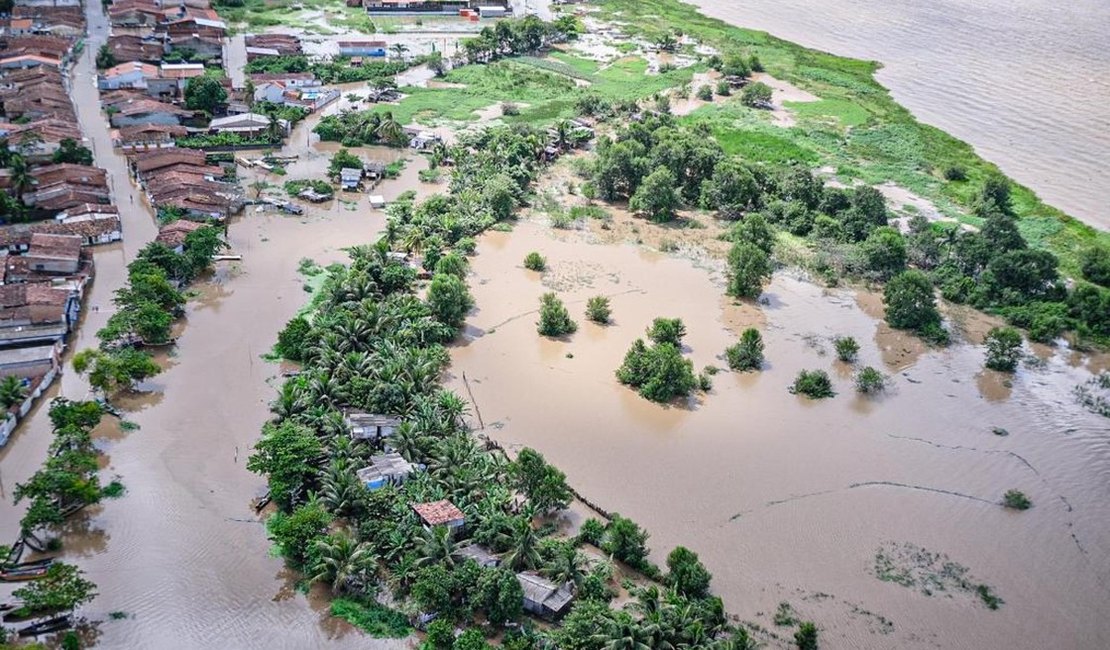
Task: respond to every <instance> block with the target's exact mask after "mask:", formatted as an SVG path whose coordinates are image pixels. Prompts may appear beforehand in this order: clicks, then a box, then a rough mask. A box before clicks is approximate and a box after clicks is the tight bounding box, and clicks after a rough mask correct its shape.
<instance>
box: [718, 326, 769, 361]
mask: <svg viewBox="0 0 1110 650" xmlns="http://www.w3.org/2000/svg"><path fill="white" fill-rule="evenodd" d="M725 358H726V359H727V360H728V367H729V369H731V370H759V369H760V368H761V367H762V366H763V337H762V336H761V335H760V333H759V330H757V329H755V328H754V327H749V328H748V329H746V330H744V331H743V333H741V334H740V342H739V343H737V344H736V345H733V346H730V347H729V348H727V349H726V350H725Z"/></svg>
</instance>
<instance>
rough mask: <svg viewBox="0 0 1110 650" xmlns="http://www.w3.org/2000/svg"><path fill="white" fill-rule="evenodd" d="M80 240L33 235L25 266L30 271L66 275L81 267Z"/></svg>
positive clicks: (44, 234) (41, 234) (61, 236)
mask: <svg viewBox="0 0 1110 650" xmlns="http://www.w3.org/2000/svg"><path fill="white" fill-rule="evenodd" d="M81 244H82V239H81V238H80V237H77V236H74V235H49V234H46V233H34V234H32V235H31V245H30V247H28V249H27V255H26V256H25V257H26V259H27V266H28V267H29V268H30V270H32V271H38V272H42V273H57V274H60V275H66V274H71V273H76V272H77V269H78V267H80V265H81Z"/></svg>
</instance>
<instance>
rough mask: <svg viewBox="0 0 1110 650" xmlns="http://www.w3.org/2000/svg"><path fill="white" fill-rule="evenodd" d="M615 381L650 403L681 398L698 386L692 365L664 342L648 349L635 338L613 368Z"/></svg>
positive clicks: (672, 345) (641, 341) (675, 348)
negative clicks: (630, 388) (619, 364)
mask: <svg viewBox="0 0 1110 650" xmlns="http://www.w3.org/2000/svg"><path fill="white" fill-rule="evenodd" d="M617 379H618V380H619V381H620V382H621V383H622V384H626V385H629V386H632V387H633V388H636V389H637V390H638V391H639V393H640V395H642V396H644V397H646V398H647V399H649V400H651V401H653V402H669V401H670V400H672V399H674V398H676V397H685V396H687V395H689V394H690V391H692V390H694V388H696V387H698V386H699V382H698V378H697V377H695V376H694V364H693V362H691V361H690V360H689V359H685V358H683V356H682V353H681V352H680V351H679V349H678V346H677V345H675V344H674V343H670V342H667V341H664V342H662V343H656V344H655V345H653V346H651V347H648V346H647V345H646V344H645V343H644V340H643V339H636V341H635V342H634V343H633V344H632V348H631V349H629V350H628V353H627V354H625V356H624V363H622V364H621V367H620V368H618V369H617Z"/></svg>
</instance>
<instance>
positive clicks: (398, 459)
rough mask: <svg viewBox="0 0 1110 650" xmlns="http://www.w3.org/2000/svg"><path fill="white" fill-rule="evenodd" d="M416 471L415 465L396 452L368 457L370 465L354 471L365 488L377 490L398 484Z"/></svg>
mask: <svg viewBox="0 0 1110 650" xmlns="http://www.w3.org/2000/svg"><path fill="white" fill-rule="evenodd" d="M414 471H416V465H413V464H412V463H410V462H409V461H407V460H405V457H404V456H402V455H401V454H398V453H397V452H389V453H386V454H379V455H377V456H371V457H370V466H369V467H363V468H362V469H360V470H358V471H357V472H355V475H356V476H358V480H359V482H360V483H362V484H363V485H364V486H365V487H366V489H367V490H377V489H378V488H382V487H385V486H387V485H400V484H401V483H404V482H405V479H407V478H408V477H409V475H410V474H412V473H413V472H414Z"/></svg>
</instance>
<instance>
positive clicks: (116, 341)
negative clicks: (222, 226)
mask: <svg viewBox="0 0 1110 650" xmlns="http://www.w3.org/2000/svg"><path fill="white" fill-rule="evenodd" d="M225 247H226V244H225V243H224V241H223V238H222V236H221V234H220V230H219V229H218V228H216V227H214V226H202V227H200V228H198V229H196V230H194V231H192V232H190V233H189V234H188V235H186V236H185V243H184V248H183V251H182V252H181V253H177V252H175V251H174V250H172V249H170V248H169V247H167V246H166V245H165V244H162V243H159V242H151V243H150V244H147V246H145V247H144V248H143V249H142V250H141V251H139V254H138V256H136V258H135V260H134V261H132V262H131V263H130V264H129V265H128V266H127V284H126V285H124V286H123V287H121V288H120V289H117V290H116V293H115V296H114V297H113V298H112V302H113V303H114V304H115V306H116V312H115V313H114V314H112V316H111V317H110V318H109V319H108V322H107V323H106V324H105V326H104V327H103V328H101V329H100V331H98V332H97V333H96V335H97V338H98V339H99V340H100V347H99V348H98V349H87V350H82V351H81V352H79V353H77V354H76V355H75V356H74V358H73V367H74V369H75V370H76V371H77V372H78V374H87V375H88V378H89V383H90V385H92V387H93V388H95V389H96V390H99V391H100V392H101V393H103V394H104V396H105V397H106V398H107V397H110V396H111V395H112V394H113V393H115V392H116V391H118V390H121V389H126V388H130V387H131V386H132V385H133V384H134V383H135V382H137V381H142V380H143V379H146V378H148V377H151V376H153V375H156V374H158V373H159V372H160V369H159V367H158V365H157V364H156V363H154V360H153V359H152V358H151V356H150V355H149V354H147V353H146V352H143V351H142V350H138V349H136V347H135V346H137V345H162V344H165V343H168V342H170V336H171V326H172V325H173V321H174V320H175V319H176V318H178V317H179V316H180V315H181V314H182V310H183V306H184V304H185V296H184V295H183V294H182V293H181V291H180V289H179V287H181V286H184V285H187V284H189V283H190V282H192V280H193V279H194V278H196V277H197V275H199V274H200V273H202V272H203V271H205V270H207V269H208V268H209V267H210V266H211V264H212V259H213V257H214V256H215V255H216V254H217V253H219V252H220V251H221V250H222V249H224V248H225Z"/></svg>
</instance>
